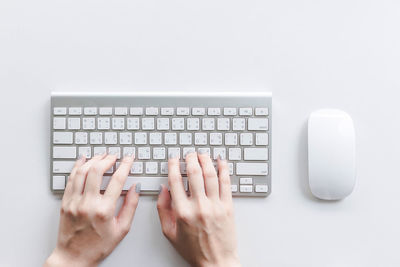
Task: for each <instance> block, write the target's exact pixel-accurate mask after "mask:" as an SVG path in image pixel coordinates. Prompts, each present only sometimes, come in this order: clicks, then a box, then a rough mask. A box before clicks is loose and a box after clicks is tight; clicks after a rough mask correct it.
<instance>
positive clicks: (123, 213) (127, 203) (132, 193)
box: [117, 185, 139, 236]
mask: <svg viewBox="0 0 400 267" xmlns="http://www.w3.org/2000/svg"><path fill="white" fill-rule="evenodd" d="M138 203H139V193H138V192H136V185H132V186H131V188H130V189H129V191H128V193H127V194H126V196H125V199H124V204H122V207H121V210H120V211H119V213H118V217H117V221H118V225H119V229H120V231H121V234H122V235H124V236H125V235H126V234H127V233H128V231H129V229H130V228H131V225H132V221H133V217H134V216H135V211H136V208H137V205H138Z"/></svg>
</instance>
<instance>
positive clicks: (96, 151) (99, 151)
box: [93, 146, 107, 156]
mask: <svg viewBox="0 0 400 267" xmlns="http://www.w3.org/2000/svg"><path fill="white" fill-rule="evenodd" d="M106 152H107V148H106V147H104V146H96V147H94V148H93V154H94V155H95V156H97V155H104V154H105V153H106Z"/></svg>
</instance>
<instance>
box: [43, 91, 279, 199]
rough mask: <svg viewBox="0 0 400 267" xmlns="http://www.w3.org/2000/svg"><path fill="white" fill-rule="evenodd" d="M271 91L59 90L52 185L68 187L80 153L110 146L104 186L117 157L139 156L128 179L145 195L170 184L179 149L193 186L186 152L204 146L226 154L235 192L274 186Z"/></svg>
mask: <svg viewBox="0 0 400 267" xmlns="http://www.w3.org/2000/svg"><path fill="white" fill-rule="evenodd" d="M271 107H272V96H271V94H270V93H263V92H254V93H252V92H246V93H241V94H238V93H204V94H200V93H199V94H189V93H143V94H142V93H57V92H54V93H52V95H51V123H50V124H51V127H50V136H51V140H50V186H51V190H53V191H54V192H63V190H64V188H65V184H66V181H67V179H68V175H69V173H70V171H71V170H72V167H73V165H74V162H75V161H76V159H77V158H78V157H79V155H81V154H83V155H85V156H86V158H88V159H90V158H91V157H92V156H93V155H96V154H103V153H105V152H107V153H113V154H116V155H117V158H118V160H117V162H116V165H115V166H114V167H112V168H111V169H110V170H108V171H107V173H105V175H104V177H103V181H102V185H101V189H102V190H104V189H105V188H106V187H107V184H108V182H109V180H110V179H111V176H112V174H113V172H114V171H115V170H116V168H118V165H119V160H120V159H121V158H122V157H123V156H124V155H125V154H133V155H134V156H135V161H134V163H133V166H132V168H131V171H130V174H129V176H128V178H127V181H126V183H125V185H124V190H127V189H129V188H130V186H131V185H132V184H133V183H138V182H140V183H141V194H144V195H146V194H157V193H158V190H159V187H160V184H161V183H163V184H166V185H167V184H168V180H167V177H168V165H167V162H168V157H172V156H178V157H179V158H180V160H181V163H180V168H181V173H182V177H183V183H184V187H185V189H186V190H188V181H187V177H186V170H185V161H184V159H185V156H186V154H187V153H189V152H192V151H201V150H202V151H205V152H207V153H208V154H209V155H210V156H211V158H212V159H214V162H215V166H216V164H217V161H216V159H217V158H218V156H220V157H221V158H224V159H227V161H228V164H229V170H230V177H231V182H232V194H233V195H234V196H249V197H257V196H264V197H265V196H267V195H269V193H270V192H271V111H272V108H271Z"/></svg>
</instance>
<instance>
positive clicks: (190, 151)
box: [182, 147, 196, 159]
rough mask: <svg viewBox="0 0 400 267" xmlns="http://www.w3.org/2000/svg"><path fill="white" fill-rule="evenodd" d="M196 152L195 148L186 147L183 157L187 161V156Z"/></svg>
mask: <svg viewBox="0 0 400 267" xmlns="http://www.w3.org/2000/svg"><path fill="white" fill-rule="evenodd" d="M193 152H196V149H195V148H194V147H184V148H183V150H182V157H183V159H186V155H187V154H189V153H193Z"/></svg>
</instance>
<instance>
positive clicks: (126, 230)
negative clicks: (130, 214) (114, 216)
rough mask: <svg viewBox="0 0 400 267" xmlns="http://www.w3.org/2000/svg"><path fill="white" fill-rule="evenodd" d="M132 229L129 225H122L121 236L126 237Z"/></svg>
mask: <svg viewBox="0 0 400 267" xmlns="http://www.w3.org/2000/svg"><path fill="white" fill-rule="evenodd" d="M130 228H131V227H130V225H129V224H127V223H125V224H123V225H121V235H122V236H126V235H127V234H128V233H129V230H130Z"/></svg>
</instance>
